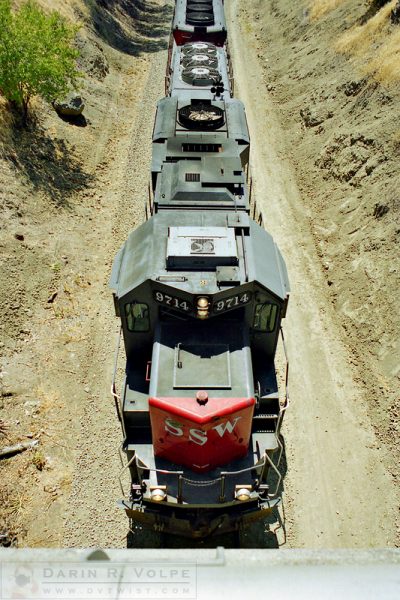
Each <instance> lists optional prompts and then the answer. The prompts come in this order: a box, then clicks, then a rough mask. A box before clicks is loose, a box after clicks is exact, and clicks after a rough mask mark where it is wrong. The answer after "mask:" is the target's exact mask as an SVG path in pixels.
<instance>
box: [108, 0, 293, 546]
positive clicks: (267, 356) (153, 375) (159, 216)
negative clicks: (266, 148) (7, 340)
mask: <svg viewBox="0 0 400 600" xmlns="http://www.w3.org/2000/svg"><path fill="white" fill-rule="evenodd" d="M179 4H181V3H179V0H178V2H177V8H178V5H179ZM199 57H200V58H199ZM204 57H206V58H207V57H208V58H210V60H212V61H214V63H213V65H212V66H210V65H208V66H207V68H210V69H215V71H216V75H215V76H211V75H210V76H209V75H207V77H204V78H200V81H201V83H200V84H199V82H198V81H196V75H197V74H196V72H195V74H194V79H193V80H192V79H190V78H186V77H185V76H184V73H185V69H187V66H186V64H187V63H186V61H187V60H189V65H192V64H193V61H194V62H195V64H198V63H201V62H202V61H203V62H204V63H207V61H206V59H204ZM215 61H216V62H215ZM228 65H229V59H228V56H227V52H226V49H225V48H217V47H216V46H213V45H212V44H211V43H210V42H208V41H205V42H199V43H197V42H194V43H192V42H191V43H189V44H186V45H184V46H181V47H180V46H178V45H177V44H174V45H173V49H172V52H171V53H170V62H169V65H168V69H167V74H168V77H167V82H166V83H167V85H166V87H167V96H166V97H165V98H163V99H162V100H161V101H160V102H159V103H158V105H157V112H156V118H155V125H154V130H153V145H152V166H151V184H150V202H149V206H148V209H147V220H146V222H145V223H144V224H143V225H141V226H140V227H138V228H137V229H136V230H135V231H133V232H132V233H131V234H130V236H129V238H128V240H127V241H126V243H125V244H124V246H123V247H122V248H121V250H120V251H119V253H118V255H117V257H116V259H115V262H114V265H113V271H112V276H111V287H112V289H113V292H114V304H115V309H116V314H117V316H118V317H119V318H120V320H121V331H122V338H123V343H124V349H125V354H126V371H125V379H124V382H123V385H122V393H121V395H118V394H117V392H116V384H115V375H114V381H113V394H114V398H115V400H116V406H117V410H118V414H119V418H120V420H121V423H122V429H123V436H124V441H123V451H124V453H125V454H126V457H127V462H126V465H125V467H124V470H125V471H126V470H128V471H129V474H130V482H131V483H130V489H129V490H128V491H127V493H126V495H125V497H124V498H123V500H122V501H121V507H122V508H124V510H125V512H126V514H127V515H128V517H129V518H130V520H131V521H132V523H141V524H142V525H145V526H148V527H151V528H153V529H156V530H159V531H163V532H166V533H171V534H179V535H183V536H187V537H195V538H201V537H206V536H210V535H212V534H215V533H222V532H226V531H234V530H238V529H239V528H240V527H242V526H245V525H246V523H249V522H252V521H253V520H256V519H259V518H263V517H264V516H266V515H267V514H268V513H269V512H270V511H271V510H272V509H273V508H274V507H275V506H276V505H277V504H278V503H279V501H280V497H279V485H280V478H281V476H280V473H279V470H278V468H277V467H278V464H279V460H280V457H281V454H282V445H281V441H280V435H279V434H280V428H281V424H282V418H283V415H284V412H285V410H286V408H287V403H288V398H287V394H283V397H282V396H281V399H280V396H279V391H278V383H277V375H276V369H275V354H276V348H277V344H278V338H279V335H280V333H281V321H282V319H283V318H284V316H285V314H286V308H287V302H288V295H289V282H288V277H287V273H286V268H285V263H284V260H283V258H282V256H281V254H280V252H279V249H278V248H277V246H276V244H275V243H274V241H273V239H272V237H271V236H270V235H269V234H268V233H267V232H266V231H265V230H264V229H263V228H262V227H261V226H260V225H259V224H257V223H256V222H255V221H254V220H253V219H252V218H251V216H250V200H249V191H248V163H249V152H250V138H249V132H248V127H247V121H246V114H245V109H244V106H243V104H242V103H241V102H240V101H239V100H237V99H235V98H233V97H232V85H231V72H230V69H229V67H228ZM190 68H192V67H191V66H190ZM197 68H200V69H201V68H202V67H195V69H197ZM200 74H201V75H205V74H204V73H200ZM205 80H206V83H204V82H205ZM271 475H273V477H272V479H273V480H274V486H273V488H274V489H271V486H270V479H271V478H270V476H271Z"/></svg>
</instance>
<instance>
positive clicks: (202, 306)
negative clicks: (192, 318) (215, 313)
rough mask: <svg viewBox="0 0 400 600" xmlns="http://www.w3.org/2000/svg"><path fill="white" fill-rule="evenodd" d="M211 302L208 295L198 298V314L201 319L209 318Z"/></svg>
mask: <svg viewBox="0 0 400 600" xmlns="http://www.w3.org/2000/svg"><path fill="white" fill-rule="evenodd" d="M209 307H210V302H209V300H208V298H206V296H200V298H197V316H198V318H199V319H207V318H208V316H209Z"/></svg>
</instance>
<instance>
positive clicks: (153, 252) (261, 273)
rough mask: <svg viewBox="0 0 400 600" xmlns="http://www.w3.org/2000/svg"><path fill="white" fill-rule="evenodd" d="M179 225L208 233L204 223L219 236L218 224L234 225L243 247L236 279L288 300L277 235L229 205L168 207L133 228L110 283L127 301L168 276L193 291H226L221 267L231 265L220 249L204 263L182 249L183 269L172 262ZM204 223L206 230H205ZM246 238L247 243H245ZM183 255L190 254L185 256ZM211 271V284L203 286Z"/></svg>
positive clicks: (193, 234)
mask: <svg viewBox="0 0 400 600" xmlns="http://www.w3.org/2000/svg"><path fill="white" fill-rule="evenodd" d="M172 224H173V226H172ZM177 227H180V228H185V227H187V228H188V237H189V238H190V239H192V238H193V239H199V238H201V237H204V228H205V229H206V230H207V228H209V235H206V237H207V238H209V239H213V237H216V236H215V230H216V229H218V228H219V229H220V230H221V233H222V232H223V230H231V231H233V232H234V234H233V235H234V236H235V240H236V245H237V248H238V261H237V263H238V264H237V267H238V270H237V276H236V281H235V282H234V283H233V284H232V285H237V284H239V285H241V284H245V283H248V282H257V283H258V284H259V285H260V286H262V288H264V289H266V290H268V291H269V292H270V293H271V295H272V296H273V297H274V298H276V299H277V301H279V302H280V304H282V305H283V304H285V302H286V300H287V296H288V292H289V282H288V277H287V272H286V267H285V263H284V261H283V258H282V256H281V253H280V251H279V249H278V247H277V246H276V244H275V242H274V240H273V238H272V236H271V235H270V234H269V233H268V232H267V231H265V230H264V229H263V228H261V227H260V226H259V225H257V224H256V223H255V222H254V221H253V220H252V219H250V218H249V216H248V215H247V213H243V212H242V213H235V212H233V213H230V214H227V213H224V212H223V211H219V212H201V211H190V212H188V211H179V212H173V213H172V212H171V211H168V210H165V211H162V212H160V213H158V214H156V215H155V216H154V217H153V218H152V219H150V220H149V221H147V222H146V223H144V224H143V225H141V226H140V227H139V228H138V229H136V230H134V231H132V232H131V234H130V235H129V237H128V240H127V241H126V243H125V244H124V246H123V247H122V248H121V250H120V252H119V253H118V255H117V257H116V259H115V262H114V266H113V271H112V277H111V284H110V285H111V287H112V288H113V290H114V293H115V295H116V298H117V299H119V301H121V302H122V303H124V302H125V301H129V300H131V299H132V298H134V296H135V290H137V288H138V287H139V286H141V285H142V284H144V283H145V282H146V281H153V282H162V281H164V282H166V283H167V284H168V285H170V286H171V287H174V288H176V289H180V290H182V291H184V292H187V293H189V294H198V293H200V292H202V293H211V294H216V293H218V292H220V290H221V281H219V280H218V267H219V266H229V265H227V263H226V260H225V259H223V258H222V257H218V255H217V256H214V257H213V260H212V262H209V263H208V264H207V262H203V263H200V264H199V263H198V262H196V259H197V258H198V257H196V255H195V252H193V253H191V252H190V250H188V251H187V253H186V255H185V254H183V255H181V262H180V263H179V262H178V269H176V267H175V266H169V265H172V262H171V261H169V260H168V242H169V239H170V238H171V235H173V232H174V230H175V229H176V228H177ZM196 228H197V235H196ZM199 228H201V230H202V231H201V233H200V230H199ZM213 232H214V235H213ZM242 233H244V235H242ZM242 242H243V247H241V245H242ZM183 252H184V250H183ZM183 256H185V260H182V257H183ZM219 258H220V260H219ZM231 266H232V264H231ZM233 266H234V265H233ZM205 271H206V272H207V285H206V286H202V285H201V282H202V281H203V280H204V279H205V275H204V272H205Z"/></svg>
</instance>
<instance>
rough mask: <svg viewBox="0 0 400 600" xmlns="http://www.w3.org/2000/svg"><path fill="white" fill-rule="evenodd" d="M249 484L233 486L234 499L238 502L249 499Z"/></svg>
mask: <svg viewBox="0 0 400 600" xmlns="http://www.w3.org/2000/svg"><path fill="white" fill-rule="evenodd" d="M250 490H251V486H246V487H245V486H243V487H242V486H240V485H237V486H235V499H236V500H239V501H240V502H246V500H250V497H251V491H250Z"/></svg>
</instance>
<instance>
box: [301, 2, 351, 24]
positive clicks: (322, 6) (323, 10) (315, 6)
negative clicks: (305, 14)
mask: <svg viewBox="0 0 400 600" xmlns="http://www.w3.org/2000/svg"><path fill="white" fill-rule="evenodd" d="M345 1H346V0H312V2H311V3H310V6H309V9H310V18H311V20H312V21H317V20H318V19H321V17H324V16H325V15H326V14H328V13H329V12H331V11H332V10H335V8H337V7H338V6H340V5H341V4H343V2H345Z"/></svg>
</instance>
